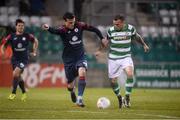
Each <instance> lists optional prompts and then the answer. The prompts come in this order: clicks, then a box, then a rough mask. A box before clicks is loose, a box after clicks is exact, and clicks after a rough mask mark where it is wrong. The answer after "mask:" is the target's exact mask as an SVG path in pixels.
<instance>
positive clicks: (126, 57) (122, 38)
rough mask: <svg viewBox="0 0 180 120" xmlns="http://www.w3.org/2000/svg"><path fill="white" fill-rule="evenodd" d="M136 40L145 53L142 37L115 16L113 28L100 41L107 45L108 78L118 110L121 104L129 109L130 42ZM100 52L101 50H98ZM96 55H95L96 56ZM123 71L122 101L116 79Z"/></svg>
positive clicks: (132, 67) (131, 84) (131, 85)
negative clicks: (105, 38)
mask: <svg viewBox="0 0 180 120" xmlns="http://www.w3.org/2000/svg"><path fill="white" fill-rule="evenodd" d="M132 40H137V41H138V42H139V43H140V44H142V45H143V48H144V51H145V52H147V51H148V50H149V47H148V46H147V45H146V43H145V42H144V40H143V39H142V37H141V36H140V35H139V34H138V33H137V32H136V29H135V27H134V26H132V25H130V24H127V23H125V19H124V16H122V15H117V16H115V17H114V19H113V26H112V27H110V28H109V29H108V31H107V40H106V41H102V45H104V46H106V47H107V45H108V44H109V55H108V76H109V79H110V80H111V86H112V89H113V91H114V93H115V94H116V96H117V98H118V101H119V108H122V105H123V103H124V104H125V106H126V107H130V94H131V92H132V87H133V84H134V82H133V76H134V65H133V61H132V58H131V41H132ZM100 50H101V48H100ZM98 53H99V52H97V53H96V55H97V56H98ZM122 70H124V71H125V73H126V75H127V80H126V85H125V87H126V93H125V100H124V101H123V100H122V96H121V94H120V87H119V84H118V83H117V78H118V77H119V76H120V72H121V71H122Z"/></svg>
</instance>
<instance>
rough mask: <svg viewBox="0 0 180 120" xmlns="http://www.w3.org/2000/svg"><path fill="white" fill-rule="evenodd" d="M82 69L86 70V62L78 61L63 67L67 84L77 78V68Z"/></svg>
mask: <svg viewBox="0 0 180 120" xmlns="http://www.w3.org/2000/svg"><path fill="white" fill-rule="evenodd" d="M80 67H84V68H86V70H87V61H86V60H79V61H77V62H76V63H72V64H68V65H64V69H65V74H66V78H67V83H71V82H73V81H74V80H75V78H76V77H77V76H78V68H80Z"/></svg>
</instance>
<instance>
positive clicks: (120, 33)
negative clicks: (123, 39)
mask: <svg viewBox="0 0 180 120" xmlns="http://www.w3.org/2000/svg"><path fill="white" fill-rule="evenodd" d="M131 35H132V34H131V32H114V33H112V34H111V37H117V36H131Z"/></svg>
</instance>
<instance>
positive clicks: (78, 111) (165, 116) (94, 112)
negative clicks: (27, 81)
mask: <svg viewBox="0 0 180 120" xmlns="http://www.w3.org/2000/svg"><path fill="white" fill-rule="evenodd" d="M1 111H3V112H18V111H19V112H22V111H33V112H34V111H44V112H47V111H49V110H28V109H26V110H25V109H21V110H20V109H19V110H17V109H16V110H0V112H1ZM51 112H59V110H51ZM65 112H71V113H91V114H99V113H100V114H107V113H109V112H105V111H102V112H96V111H81V110H70V111H65ZM114 114H119V112H118V113H115V112H114ZM122 114H129V115H132V114H134V115H139V116H149V117H159V118H164V119H180V117H176V116H168V115H158V114H140V113H122ZM135 119H136V118H135Z"/></svg>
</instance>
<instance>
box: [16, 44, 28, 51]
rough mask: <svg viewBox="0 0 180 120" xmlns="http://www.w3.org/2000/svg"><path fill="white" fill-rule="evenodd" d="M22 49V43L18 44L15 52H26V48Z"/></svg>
mask: <svg viewBox="0 0 180 120" xmlns="http://www.w3.org/2000/svg"><path fill="white" fill-rule="evenodd" d="M22 47H23V45H22V43H18V44H17V48H15V49H14V50H15V51H25V50H26V48H22Z"/></svg>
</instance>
